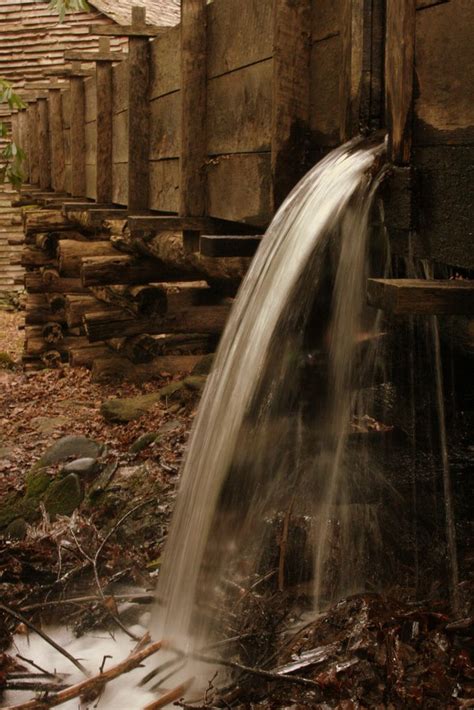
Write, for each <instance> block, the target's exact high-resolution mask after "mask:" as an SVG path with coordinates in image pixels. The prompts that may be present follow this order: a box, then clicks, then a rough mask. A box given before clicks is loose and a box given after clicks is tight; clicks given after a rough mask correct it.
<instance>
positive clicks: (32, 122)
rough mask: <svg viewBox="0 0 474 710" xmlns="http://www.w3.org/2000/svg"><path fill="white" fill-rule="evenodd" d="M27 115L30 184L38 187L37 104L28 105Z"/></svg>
mask: <svg viewBox="0 0 474 710" xmlns="http://www.w3.org/2000/svg"><path fill="white" fill-rule="evenodd" d="M27 113H28V135H29V139H30V140H29V142H30V182H31V184H32V185H39V146H38V134H37V126H38V121H39V116H38V105H37V103H36V102H35V103H33V102H32V103H30V104H29V105H28V109H27Z"/></svg>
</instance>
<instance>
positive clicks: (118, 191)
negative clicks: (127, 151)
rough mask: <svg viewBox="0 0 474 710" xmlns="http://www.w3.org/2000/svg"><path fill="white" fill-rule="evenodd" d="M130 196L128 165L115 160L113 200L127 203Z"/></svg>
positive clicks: (117, 202)
mask: <svg viewBox="0 0 474 710" xmlns="http://www.w3.org/2000/svg"><path fill="white" fill-rule="evenodd" d="M127 198H128V165H127V163H116V162H114V164H113V168H112V202H115V203H116V204H118V205H126V204H127Z"/></svg>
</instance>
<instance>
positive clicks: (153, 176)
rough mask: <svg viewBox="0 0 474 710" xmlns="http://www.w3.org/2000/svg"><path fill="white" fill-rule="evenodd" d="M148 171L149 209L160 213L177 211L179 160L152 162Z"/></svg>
mask: <svg viewBox="0 0 474 710" xmlns="http://www.w3.org/2000/svg"><path fill="white" fill-rule="evenodd" d="M149 170H150V176H149V180H150V208H151V209H153V210H160V211H161V212H178V210H179V160H177V159H174V160H154V161H151V162H150V164H149Z"/></svg>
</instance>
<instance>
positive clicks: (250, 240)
mask: <svg viewBox="0 0 474 710" xmlns="http://www.w3.org/2000/svg"><path fill="white" fill-rule="evenodd" d="M261 240H262V237H261V236H259V235H255V234H252V235H236V236H231V235H215V234H213V235H209V234H201V236H200V239H199V251H200V252H201V254H202V255H203V256H213V257H217V256H223V257H231V256H253V255H254V254H255V252H256V251H257V249H258V247H259V245H260V242H261Z"/></svg>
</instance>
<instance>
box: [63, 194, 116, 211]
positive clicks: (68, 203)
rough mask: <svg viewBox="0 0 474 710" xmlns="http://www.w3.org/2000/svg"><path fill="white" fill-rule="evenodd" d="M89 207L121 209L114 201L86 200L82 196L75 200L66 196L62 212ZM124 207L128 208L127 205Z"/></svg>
mask: <svg viewBox="0 0 474 710" xmlns="http://www.w3.org/2000/svg"><path fill="white" fill-rule="evenodd" d="M88 209H104V210H114V211H115V210H117V209H121V208H118V207H117V205H115V204H113V203H110V202H108V203H99V202H84V199H83V198H81V197H78V198H77V201H74V199H72V198H71V197H70V196H66V197H65V198H64V202H63V204H62V213H63V214H65V215H66V214H68V212H77V211H78V210H88ZM123 209H126V208H125V207H124V208H123Z"/></svg>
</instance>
